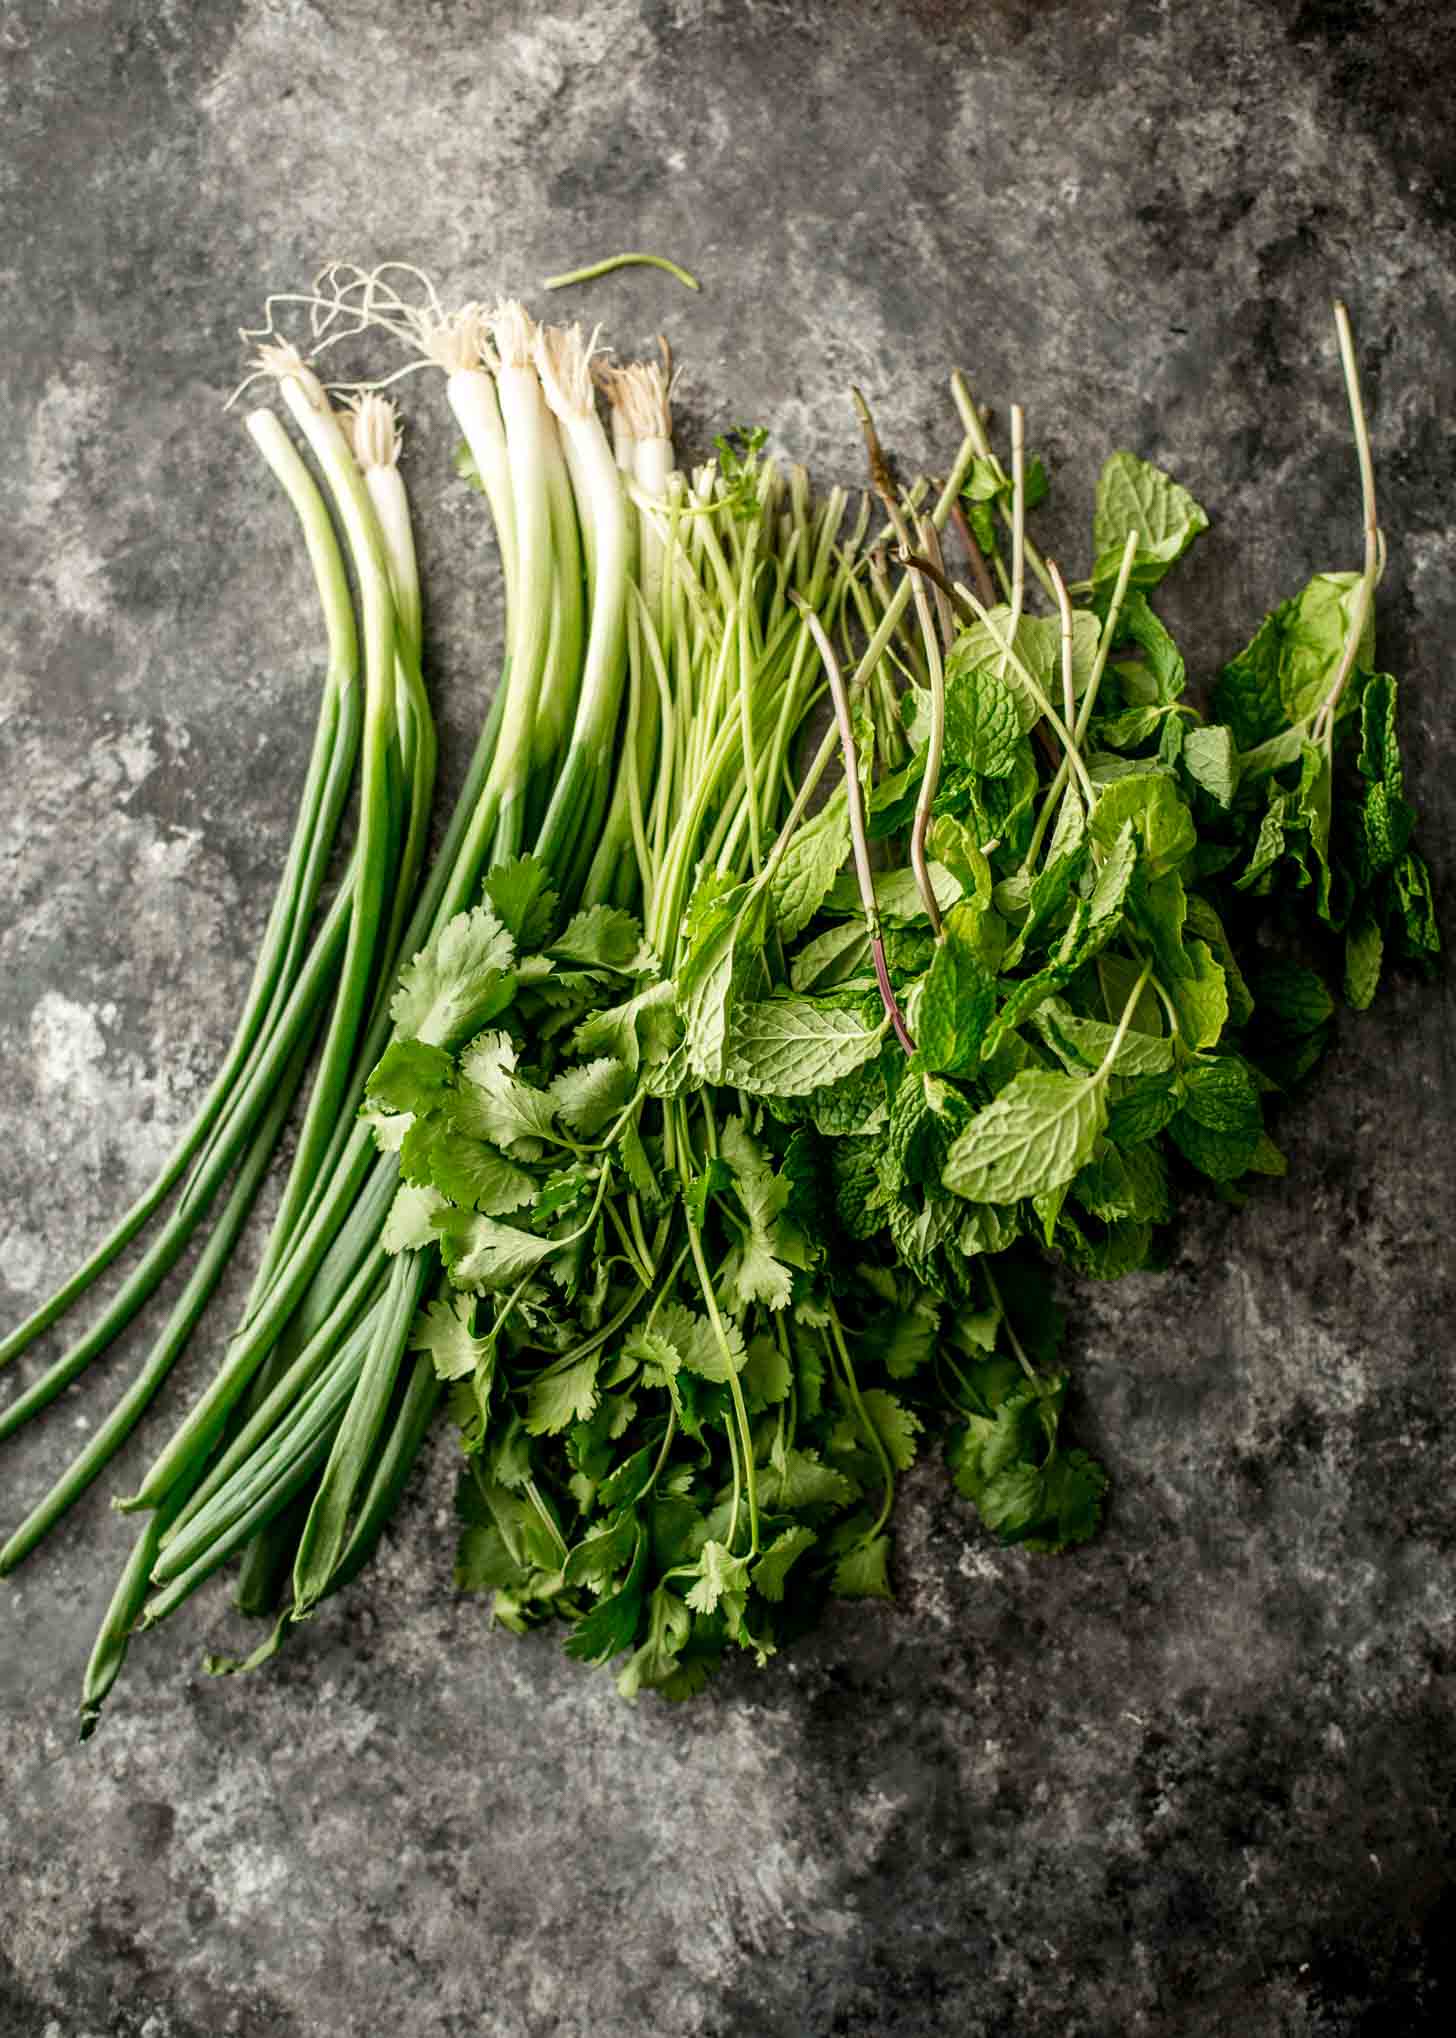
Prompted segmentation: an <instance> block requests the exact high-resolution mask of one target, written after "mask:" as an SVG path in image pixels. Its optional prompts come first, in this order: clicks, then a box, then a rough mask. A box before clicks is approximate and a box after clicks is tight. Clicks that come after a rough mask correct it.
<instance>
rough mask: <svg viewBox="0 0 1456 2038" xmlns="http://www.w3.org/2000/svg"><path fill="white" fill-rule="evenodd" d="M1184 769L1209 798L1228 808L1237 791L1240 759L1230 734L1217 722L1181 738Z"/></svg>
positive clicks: (1189, 732) (1194, 730)
mask: <svg viewBox="0 0 1456 2038" xmlns="http://www.w3.org/2000/svg"><path fill="white" fill-rule="evenodd" d="M1182 759H1183V768H1184V770H1185V771H1186V772H1187V773H1188V776H1189V777H1190V778H1191V779H1192V780H1193V782H1194V784H1195V785H1199V786H1202V788H1203V790H1204V791H1205V792H1206V793H1207V794H1208V796H1209V798H1210V799H1213V800H1217V802H1218V804H1219V805H1220V806H1221V807H1223V808H1225V809H1227V808H1229V807H1231V806H1232V805H1233V803H1234V795H1235V793H1236V792H1237V791H1238V789H1239V756H1238V752H1237V750H1236V749H1235V748H1234V738H1233V731H1232V730H1231V729H1226V728H1224V727H1223V726H1222V724H1220V723H1217V722H1215V723H1212V724H1210V725H1209V726H1208V727H1207V728H1202V729H1190V730H1188V732H1187V734H1186V735H1185V736H1184V738H1183V751H1182Z"/></svg>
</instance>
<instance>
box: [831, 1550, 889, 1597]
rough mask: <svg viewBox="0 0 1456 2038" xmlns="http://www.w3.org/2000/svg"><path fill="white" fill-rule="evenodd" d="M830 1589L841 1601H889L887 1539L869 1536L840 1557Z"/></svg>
mask: <svg viewBox="0 0 1456 2038" xmlns="http://www.w3.org/2000/svg"><path fill="white" fill-rule="evenodd" d="M833 1590H834V1592H835V1593H836V1594H837V1595H838V1597H839V1598H840V1599H892V1598H893V1597H894V1594H893V1593H892V1592H891V1590H890V1538H889V1537H888V1536H883V1535H881V1536H872V1537H871V1538H870V1540H869V1541H868V1542H864V1543H857V1544H856V1545H855V1547H854V1548H853V1549H852V1550H850V1551H848V1552H847V1554H846V1555H844V1556H843V1557H841V1558H840V1560H839V1562H838V1563H837V1564H836V1565H835V1567H834V1585H833Z"/></svg>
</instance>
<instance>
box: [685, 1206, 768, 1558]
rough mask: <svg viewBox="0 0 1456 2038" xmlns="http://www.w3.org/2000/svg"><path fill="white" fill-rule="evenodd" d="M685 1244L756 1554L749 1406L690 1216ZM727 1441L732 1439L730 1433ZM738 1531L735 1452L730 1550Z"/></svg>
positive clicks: (751, 1548) (755, 1482) (755, 1496)
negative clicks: (722, 1382)
mask: <svg viewBox="0 0 1456 2038" xmlns="http://www.w3.org/2000/svg"><path fill="white" fill-rule="evenodd" d="M688 1245H689V1247H690V1248H691V1250H692V1255H693V1265H694V1267H695V1268H696V1269H697V1275H698V1286H699V1287H700V1288H701V1290H702V1294H703V1301H704V1303H705V1305H706V1307H707V1311H708V1321H709V1322H710V1323H711V1324H712V1326H713V1335H714V1337H715V1338H716V1339H717V1341H718V1349H719V1351H720V1352H721V1353H722V1355H723V1363H724V1365H725V1366H726V1368H727V1371H728V1391H729V1393H730V1394H731V1396H732V1397H733V1418H734V1421H735V1422H736V1423H737V1425H738V1435H739V1439H740V1441H741V1443H742V1447H743V1472H744V1485H745V1487H746V1489H747V1494H748V1548H749V1555H750V1556H754V1557H756V1556H757V1555H758V1474H757V1471H756V1470H755V1467H754V1462H753V1433H752V1431H751V1430H750V1428H749V1426H748V1409H747V1407H746V1406H745V1404H744V1400H743V1387H742V1384H741V1383H740V1381H739V1378H738V1369H737V1367H736V1366H735V1365H734V1363H733V1352H732V1348H731V1346H730V1345H729V1343H728V1337H727V1333H726V1332H725V1331H724V1329H723V1319H722V1317H721V1315H720V1314H719V1312H718V1298H717V1296H716V1295H715V1294H714V1292H713V1282H712V1278H711V1276H710V1275H709V1273H708V1263H707V1261H706V1260H705V1259H704V1257H703V1238H702V1233H701V1232H700V1231H699V1230H698V1227H697V1225H696V1224H694V1223H693V1221H692V1219H691V1218H689V1219H688ZM729 1442H730V1443H731V1442H732V1435H731V1433H730V1436H729ZM737 1534H738V1457H737V1452H736V1451H735V1453H734V1463H733V1525H732V1528H731V1529H730V1531H729V1535H728V1547H729V1549H730V1550H731V1549H732V1547H733V1543H734V1540H735V1538H736V1537H737Z"/></svg>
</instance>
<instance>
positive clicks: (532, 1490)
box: [525, 1479, 571, 1566]
mask: <svg viewBox="0 0 1456 2038" xmlns="http://www.w3.org/2000/svg"><path fill="white" fill-rule="evenodd" d="M525 1493H526V1498H527V1499H528V1500H529V1501H530V1503H531V1505H532V1507H534V1508H535V1510H536V1513H537V1515H538V1517H539V1519H540V1522H541V1526H542V1528H544V1529H545V1531H546V1533H547V1535H548V1536H550V1538H551V1540H552V1542H553V1543H555V1545H556V1547H557V1549H558V1550H560V1552H561V1562H562V1564H563V1566H564V1565H565V1563H566V1560H567V1558H568V1557H569V1556H570V1555H571V1552H570V1550H569V1549H568V1548H567V1545H566V1538H565V1536H563V1535H562V1533H561V1530H560V1528H559V1527H558V1526H557V1523H556V1518H555V1516H554V1515H553V1514H552V1513H551V1510H550V1509H549V1508H548V1507H547V1505H546V1503H545V1501H544V1500H543V1499H542V1498H541V1493H540V1489H539V1488H538V1487H537V1485H536V1482H535V1480H534V1479H528V1480H527V1481H526V1485H525Z"/></svg>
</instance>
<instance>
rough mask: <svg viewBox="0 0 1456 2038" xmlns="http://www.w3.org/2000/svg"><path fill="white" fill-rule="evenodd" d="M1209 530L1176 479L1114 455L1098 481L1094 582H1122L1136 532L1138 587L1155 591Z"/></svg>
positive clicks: (1129, 456) (1135, 577) (1129, 457)
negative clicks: (1122, 569) (1121, 570)
mask: <svg viewBox="0 0 1456 2038" xmlns="http://www.w3.org/2000/svg"><path fill="white" fill-rule="evenodd" d="M1207 529H1208V517H1207V515H1206V514H1205V513H1204V511H1203V510H1202V509H1200V507H1199V505H1198V504H1197V503H1196V502H1195V501H1194V500H1193V497H1192V496H1191V495H1190V494H1189V493H1188V491H1187V489H1186V488H1183V487H1181V486H1180V484H1179V483H1178V482H1176V481H1174V479H1173V478H1172V476H1171V475H1170V474H1165V473H1164V472H1163V471H1162V469H1161V468H1159V467H1154V466H1153V465H1152V464H1151V463H1150V462H1149V461H1146V460H1139V459H1138V457H1137V456H1136V454H1134V453H1114V454H1113V455H1112V456H1111V458H1110V459H1109V460H1108V461H1107V462H1106V464H1105V465H1104V467H1103V469H1102V473H1101V475H1100V476H1099V477H1098V482H1097V507H1096V510H1095V513H1094V515H1093V519H1092V543H1093V546H1094V549H1095V551H1096V554H1097V562H1096V564H1095V565H1094V566H1093V568H1092V578H1093V580H1094V581H1095V582H1097V583H1099V584H1102V583H1111V582H1113V581H1115V580H1116V579H1117V575H1118V570H1119V568H1120V567H1121V565H1122V555H1123V552H1124V550H1125V549H1126V545H1127V540H1128V535H1129V533H1130V532H1133V531H1135V532H1136V533H1137V551H1136V553H1135V554H1134V556H1133V567H1132V585H1133V586H1134V587H1140V588H1146V587H1154V586H1156V585H1157V583H1158V581H1160V580H1161V579H1162V578H1163V575H1164V574H1165V573H1166V572H1167V571H1168V568H1169V567H1170V566H1172V565H1173V564H1174V562H1175V561H1176V560H1178V559H1180V558H1181V557H1182V556H1183V554H1184V553H1185V552H1186V551H1187V549H1188V547H1189V546H1190V545H1191V544H1192V543H1193V540H1194V539H1195V538H1196V537H1197V536H1198V534H1199V532H1200V531H1206V530H1207Z"/></svg>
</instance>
